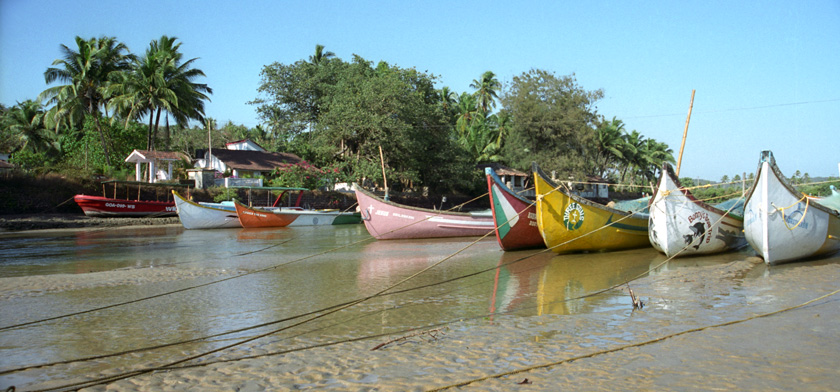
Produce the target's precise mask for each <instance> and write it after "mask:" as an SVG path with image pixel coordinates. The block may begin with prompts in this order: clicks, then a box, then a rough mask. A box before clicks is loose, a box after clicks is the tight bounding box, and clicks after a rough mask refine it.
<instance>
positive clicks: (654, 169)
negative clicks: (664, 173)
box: [643, 139, 674, 181]
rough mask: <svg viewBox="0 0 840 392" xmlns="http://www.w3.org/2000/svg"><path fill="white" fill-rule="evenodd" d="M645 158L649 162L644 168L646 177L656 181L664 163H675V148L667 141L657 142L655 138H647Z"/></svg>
mask: <svg viewBox="0 0 840 392" xmlns="http://www.w3.org/2000/svg"><path fill="white" fill-rule="evenodd" d="M643 151H644V155H643V159H644V160H645V161H646V162H647V168H646V169H645V170H644V173H643V175H644V177H645V179H646V180H648V181H656V179H657V178H658V177H659V171H660V170H662V164H663V163H665V162H669V163H671V164H674V150H672V149H671V148H669V147H668V144H666V143H660V142H657V141H656V140H654V139H647V140H645V146H644V148H643Z"/></svg>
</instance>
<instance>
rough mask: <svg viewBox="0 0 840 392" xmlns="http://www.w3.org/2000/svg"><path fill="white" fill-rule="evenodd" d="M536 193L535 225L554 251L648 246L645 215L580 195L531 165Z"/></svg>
mask: <svg viewBox="0 0 840 392" xmlns="http://www.w3.org/2000/svg"><path fill="white" fill-rule="evenodd" d="M532 169H533V172H534V188H535V189H536V192H537V227H539V229H540V234H542V237H543V241H545V245H546V246H547V247H548V248H550V249H551V250H552V251H554V252H557V253H567V252H576V251H607V250H618V249H632V248H641V247H645V246H650V241H649V240H648V214H646V213H641V212H628V211H621V210H618V209H615V208H611V207H608V206H606V205H603V204H599V203H596V202H594V201H591V200H588V199H585V198H583V197H580V196H578V195H576V194H574V192H572V190H571V189H569V188H568V187H566V185H565V184H560V185H557V184H555V183H554V182H553V181H552V180H551V179H550V178H549V177H548V176H546V174H545V173H543V171H542V170H541V169H540V168H539V166H537V164H536V163H533V164H532Z"/></svg>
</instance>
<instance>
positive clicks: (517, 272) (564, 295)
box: [490, 249, 664, 315]
mask: <svg viewBox="0 0 840 392" xmlns="http://www.w3.org/2000/svg"><path fill="white" fill-rule="evenodd" d="M659 258H660V256H659V255H657V254H656V253H655V252H651V251H650V249H641V250H628V251H620V252H609V253H589V254H566V255H555V254H553V253H550V252H539V251H520V252H505V253H504V254H502V256H501V258H500V260H499V267H498V268H497V269H496V277H495V279H494V287H493V295H492V296H491V305H490V313H501V312H512V311H518V312H525V313H528V314H530V313H532V312H533V313H534V314H537V315H543V314H556V315H567V314H575V313H585V312H592V311H594V310H596V309H597V308H598V307H604V306H607V307H612V306H615V305H614V304H613V302H614V301H613V300H612V299H611V297H613V296H615V293H605V295H602V296H595V297H591V298H581V297H583V296H586V295H589V294H592V293H595V292H597V291H600V290H603V289H606V288H609V287H611V286H613V285H616V284H619V283H622V282H624V281H627V280H630V279H633V278H636V277H639V276H644V275H646V273H647V270H648V267H649V266H650V264H651V261H652V259H653V260H655V259H659ZM663 259H664V258H663Z"/></svg>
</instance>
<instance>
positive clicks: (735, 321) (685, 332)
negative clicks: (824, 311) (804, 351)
mask: <svg viewBox="0 0 840 392" xmlns="http://www.w3.org/2000/svg"><path fill="white" fill-rule="evenodd" d="M837 293H840V289H838V290H835V291H832V292H830V293H828V294H826V295H823V296H820V297H817V298H814V299H812V300H810V301H808V302H804V303H801V304H799V305H796V306H791V307H789V308H785V309H780V310H776V311H774V312H770V313H764V314H759V315H755V316H752V317H748V318H745V319H740V320H734V321H727V322H725V323H720V324H714V325H707V326H705V327H698V328H692V329H688V330H685V331H681V332H677V333H673V334H670V335H665V336H662V337H658V338H655V339H651V340H647V341H644V342H639V343H633V344H627V345H624V346H619V347H615V348H611V349H607V350H601V351H596V352H594V353H589V354H584V355H579V356H576V357H572V358H566V359H562V360H559V361H555V362H549V363H544V364H540V365H535V366H529V367H526V368H522V369H516V370H512V371H509V372H504V373H497V374H493V375H489V376H485V377H479V378H475V379H472V380H467V381H463V382H460V383H457V384H451V385H446V386H443V387H439V388H434V389H430V390H428V391H427V392H435V391H443V390H446V389H451V388H457V387H463V386H466V385H469V384H472V383H476V382H479V381H486V380H489V379H491V378H500V377H505V376H511V375H514V374H518V373H525V372H529V371H532V370H536V369H542V368H547V367H552V366H557V365H561V364H564V363H569V362H572V361H577V360H580V359H586V358H593V357H596V356H599V355H604V354H609V353H614V352H617V351H621V350H625V349H628V348H633V347H641V346H646V345H649V344H653V343H657V342H661V341H664V340H667V339H671V338H673V337H677V336H680V335H685V334H689V333H694V332H700V331H704V330H707V329H712V328H718V327H725V326H729V325H735V324H740V323H744V322H747V321H750V320H755V319H759V318H764V317H769V316H773V315H776V314H779V313H783V312H787V311H790V310H794V309H798V308H801V307H804V306H807V305H810V304H812V303H814V302H817V301H819V300H822V299H825V298H828V297H831V296H832V295H835V294H837Z"/></svg>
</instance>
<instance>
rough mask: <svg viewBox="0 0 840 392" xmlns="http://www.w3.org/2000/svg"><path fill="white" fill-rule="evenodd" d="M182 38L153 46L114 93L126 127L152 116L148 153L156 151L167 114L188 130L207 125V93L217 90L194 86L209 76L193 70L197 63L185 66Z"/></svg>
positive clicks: (204, 86) (116, 105)
mask: <svg viewBox="0 0 840 392" xmlns="http://www.w3.org/2000/svg"><path fill="white" fill-rule="evenodd" d="M177 39H178V38H176V37H167V36H165V35H164V36H161V37H160V39H159V40H154V41H152V42H151V43H150V44H149V48H148V49H147V50H146V53H145V55H144V56H143V57H141V58H139V59H135V61H134V64H133V67H132V70H131V72H130V73H128V74H125V75H124V76H123V77H122V79H121V80H120V81H119V83H116V84H114V85H113V86H112V88H111V89H110V91H111V92H112V93H113V94H114V95H115V98H114V100H113V106H115V107H116V108H117V110H118V111H120V112H121V113H123V114H124V115H125V120H126V123H127V122H128V121H130V120H134V119H137V118H140V117H145V116H146V115H148V116H149V130H148V133H147V147H146V148H147V149H150V150H154V149H155V140H156V139H157V130H158V128H159V125H160V116H161V114H163V112H164V111H165V112H166V116H167V123H168V121H169V115H172V116H173V117H174V118H175V121H176V122H177V123H178V125H180V126H181V127H186V126H187V125H188V123H189V120H197V121H201V122H203V121H204V101H205V100H209V98H208V97H207V95H206V94H205V93H210V94H212V92H213V90H212V89H211V88H210V87H208V86H207V85H206V84H200V83H194V82H193V80H194V79H195V78H197V77H200V76H205V75H204V72H203V71H202V70H200V69H193V68H191V66H192V63H193V62H194V61H195V60H197V59H195V58H194V59H190V60H188V61H186V62H183V63H182V62H181V60H182V58H183V54H182V53H180V52H179V51H178V50H179V49H180V47H181V44H180V43H176V41H177ZM166 129H167V132H166V133H165V135H164V144H165V146H166V147H167V148H168V145H169V132H168V127H167V128H166Z"/></svg>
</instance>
